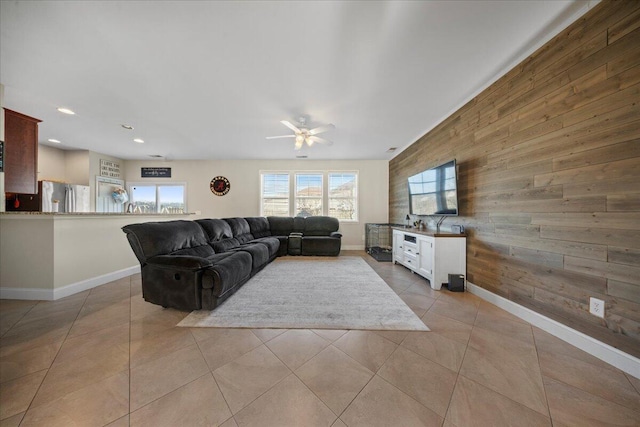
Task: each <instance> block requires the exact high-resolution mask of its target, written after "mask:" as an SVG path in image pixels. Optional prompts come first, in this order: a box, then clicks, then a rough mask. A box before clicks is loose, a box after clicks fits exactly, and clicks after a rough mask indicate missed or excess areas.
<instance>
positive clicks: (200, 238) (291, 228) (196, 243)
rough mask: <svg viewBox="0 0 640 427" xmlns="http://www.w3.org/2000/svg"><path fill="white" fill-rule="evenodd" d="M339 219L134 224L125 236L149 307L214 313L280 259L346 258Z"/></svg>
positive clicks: (204, 220) (296, 218)
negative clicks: (153, 305)
mask: <svg viewBox="0 0 640 427" xmlns="http://www.w3.org/2000/svg"><path fill="white" fill-rule="evenodd" d="M338 228H339V222H338V220H337V219H336V218H332V217H326V216H316V217H307V218H298V217H295V218H292V217H266V218H265V217H250V218H224V219H215V218H212V219H199V220H196V221H166V222H147V223H140V224H130V225H127V226H124V227H123V228H122V230H123V231H124V232H125V233H126V235H127V239H128V241H129V244H130V245H131V248H132V249H133V252H134V253H135V255H136V257H137V258H138V261H139V262H140V267H141V272H142V295H143V297H144V299H145V300H146V301H148V302H151V303H154V304H158V305H162V306H163V307H173V308H177V309H181V310H199V309H205V310H213V309H214V308H215V307H217V306H218V305H219V304H220V303H222V302H223V301H224V300H225V299H227V298H228V297H229V296H230V295H232V294H233V293H234V292H235V291H236V290H238V289H239V288H240V286H242V285H243V284H244V283H246V282H247V280H249V279H250V278H251V277H252V276H254V275H255V274H256V273H258V272H259V271H260V270H261V269H262V268H263V267H264V266H266V265H267V264H268V263H269V262H271V261H273V260H274V259H275V258H276V257H277V256H283V255H320V256H337V255H338V254H339V253H340V245H341V237H342V236H341V234H340V233H339V232H338Z"/></svg>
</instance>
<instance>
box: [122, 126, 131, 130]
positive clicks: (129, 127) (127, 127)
mask: <svg viewBox="0 0 640 427" xmlns="http://www.w3.org/2000/svg"><path fill="white" fill-rule="evenodd" d="M120 126H122V127H123V128H125V129H127V130H133V126H131V125H120Z"/></svg>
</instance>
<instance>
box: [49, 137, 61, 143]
mask: <svg viewBox="0 0 640 427" xmlns="http://www.w3.org/2000/svg"><path fill="white" fill-rule="evenodd" d="M47 141H49V142H53V143H54V144H60V141H58V140H57V139H53V138H49V139H47Z"/></svg>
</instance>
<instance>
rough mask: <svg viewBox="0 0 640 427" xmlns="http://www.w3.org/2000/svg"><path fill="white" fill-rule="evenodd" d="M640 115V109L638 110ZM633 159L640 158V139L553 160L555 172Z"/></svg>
mask: <svg viewBox="0 0 640 427" xmlns="http://www.w3.org/2000/svg"><path fill="white" fill-rule="evenodd" d="M638 107H639V108H640V106H638ZM638 114H640V109H639V110H638ZM631 157H640V138H639V139H634V140H631V141H625V142H621V143H618V144H613V145H605V146H603V147H600V148H594V149H591V150H586V151H577V152H575V153H572V154H569V155H566V156H562V157H558V158H555V159H553V170H554V171H559V170H564V169H572V168H578V167H582V166H590V165H599V164H602V163H609V162H613V161H616V160H624V159H628V158H631Z"/></svg>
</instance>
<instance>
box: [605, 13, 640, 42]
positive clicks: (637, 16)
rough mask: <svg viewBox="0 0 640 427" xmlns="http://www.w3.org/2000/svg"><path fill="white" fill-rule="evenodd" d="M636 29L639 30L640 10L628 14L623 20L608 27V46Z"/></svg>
mask: <svg viewBox="0 0 640 427" xmlns="http://www.w3.org/2000/svg"><path fill="white" fill-rule="evenodd" d="M638 28H640V9H636V10H635V11H633V12H631V13H629V14H628V15H627V16H626V17H625V18H624V19H622V20H620V21H618V22H617V23H616V24H615V25H612V26H611V27H609V31H608V34H609V44H611V43H615V42H616V41H617V40H618V39H620V38H622V37H624V36H626V35H627V34H629V33H630V32H632V31H634V30H636V29H638Z"/></svg>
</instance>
